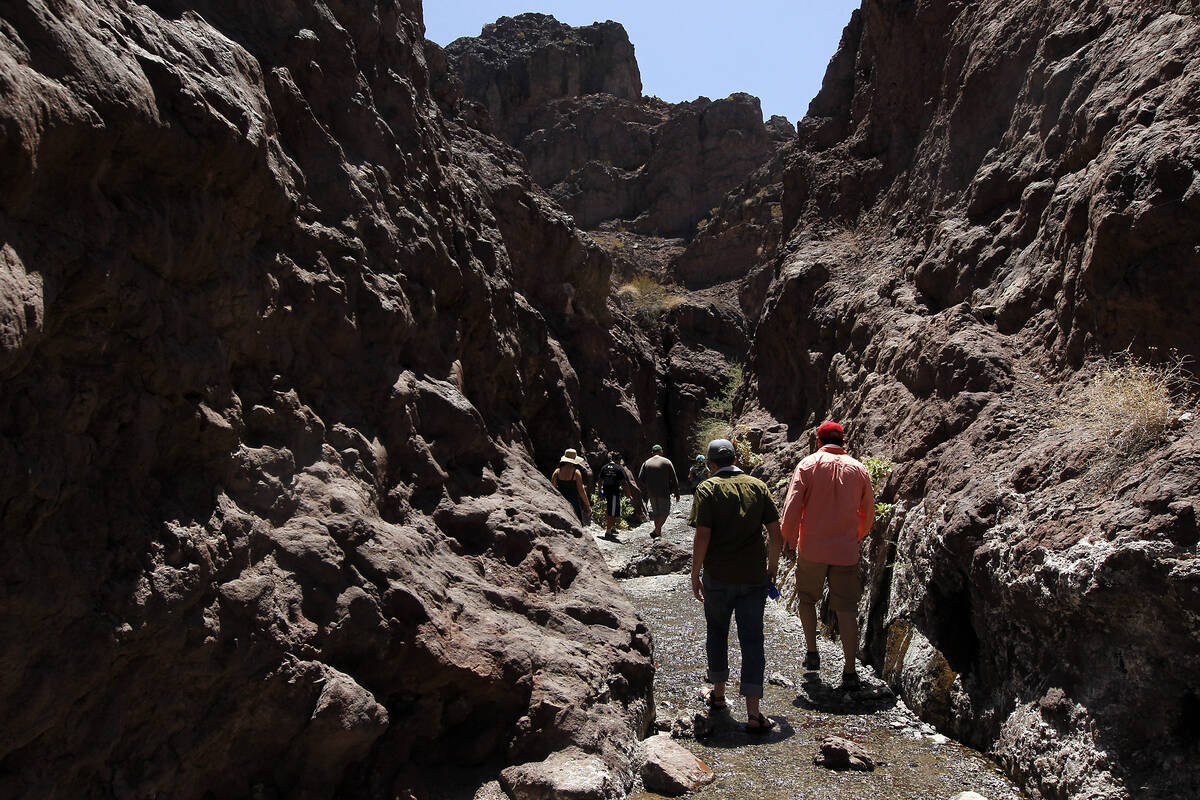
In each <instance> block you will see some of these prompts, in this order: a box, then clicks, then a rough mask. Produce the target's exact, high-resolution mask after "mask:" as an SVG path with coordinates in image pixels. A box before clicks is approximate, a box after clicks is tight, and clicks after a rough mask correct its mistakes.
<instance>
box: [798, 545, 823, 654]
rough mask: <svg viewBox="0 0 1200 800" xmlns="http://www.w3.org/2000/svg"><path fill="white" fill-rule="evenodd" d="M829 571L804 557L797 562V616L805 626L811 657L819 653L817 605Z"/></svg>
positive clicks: (805, 639)
mask: <svg viewBox="0 0 1200 800" xmlns="http://www.w3.org/2000/svg"><path fill="white" fill-rule="evenodd" d="M828 571H829V567H828V566H826V565H825V564H820V563H817V562H815V561H807V560H805V559H804V558H803V557H800V558H798V559H797V560H796V603H797V608H796V616H798V617H800V624H801V625H803V626H804V645H805V647H807V648H808V652H809V654H810V655H811V654H815V653H816V652H817V603H819V602H821V593H822V592H823V591H824V589H825V575H826V573H827V572H828ZM814 658H815V656H814Z"/></svg>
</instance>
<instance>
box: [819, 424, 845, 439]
mask: <svg viewBox="0 0 1200 800" xmlns="http://www.w3.org/2000/svg"><path fill="white" fill-rule="evenodd" d="M845 436H846V434H845V432H844V431H842V426H841V425H838V424H837V423H836V422H822V423H821V427H819V428H817V438H818V439H843V438H845Z"/></svg>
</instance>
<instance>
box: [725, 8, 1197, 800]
mask: <svg viewBox="0 0 1200 800" xmlns="http://www.w3.org/2000/svg"><path fill="white" fill-rule="evenodd" d="M1198 44H1200V18H1198V17H1197V14H1196V8H1195V5H1194V4H1192V3H1188V2H1176V3H1170V2H1165V3H1157V4H1146V3H1123V2H1088V3H1078V4H1060V3H1051V2H1043V1H1042V0H1023V1H1022V2H1015V3H1013V2H1005V3H1002V2H981V3H959V2H950V1H949V0H927V1H926V2H916V3H892V2H882V1H881V0H867V1H866V2H864V4H863V7H862V9H861V10H860V11H858V12H856V13H855V15H854V18H853V20H852V21H851V22H850V24H849V25H848V27H847V28H846V32H845V35H844V38H843V41H842V44H841V48H840V50H839V52H838V54H837V55H836V56H835V58H834V59H833V61H832V62H831V64H830V68H829V71H828V73H827V75H826V78H825V82H824V85H823V88H822V90H821V93H820V95H818V97H817V98H816V99H815V100H814V101H813V103H812V106H811V107H810V109H809V114H808V116H807V117H806V118H805V119H804V120H803V121H802V122H801V123H800V126H799V138H798V140H797V142H796V143H795V145H794V146H793V148H792V149H791V150H790V152H789V154H788V156H787V163H786V165H785V166H783V167H782V168H781V170H780V173H779V178H780V179H781V183H782V199H781V209H780V211H781V217H782V225H783V230H784V231H786V233H785V236H784V238H783V240H782V243H781V247H780V250H779V252H778V254H777V255H776V256H775V257H774V258H771V259H768V260H766V268H767V269H769V270H771V272H772V273H773V275H774V279H773V281H772V283H771V285H770V289H769V294H768V296H767V298H766V301H765V310H764V312H763V314H762V316H761V318H760V319H759V320H758V323H757V328H756V332H755V338H754V344H753V347H752V351H751V365H750V367H749V368H748V374H749V379H748V387H747V391H746V392H745V393H744V395H743V397H742V399H743V400H744V405H743V406H742V412H743V413H742V417H741V421H742V423H743V424H744V425H748V426H756V427H758V428H759V429H761V430H762V431H763V439H762V447H763V449H764V450H765V451H766V452H767V459H768V464H767V467H766V469H765V474H766V475H767V476H768V478H773V477H776V476H782V475H783V474H786V472H787V471H788V470H790V469H791V467H792V466H793V465H794V464H795V462H796V460H797V459H798V458H800V457H801V456H802V455H803V454H804V453H806V452H808V450H809V447H810V446H811V442H810V439H809V434H810V431H811V430H812V428H813V426H814V424H815V423H817V422H819V421H820V420H821V419H822V418H826V417H833V418H838V419H842V420H843V421H845V422H847V423H848V425H849V428H848V433H849V436H850V439H851V448H852V449H853V450H854V451H855V452H856V453H858V454H859V455H873V456H880V457H885V458H888V459H891V460H892V461H894V462H896V464H897V468H896V471H895V473H894V474H893V475H892V478H891V480H890V482H889V483H888V487H887V490H886V492H885V495H884V498H883V499H885V500H887V501H889V502H893V501H894V502H895V503H896V504H897V506H896V513H895V514H894V516H893V518H892V521H891V522H890V524H889V525H887V526H886V530H881V531H878V532H877V533H876V534H875V535H874V536H873V537H872V539H871V540H870V545H869V547H868V548H867V551H869V556H870V558H871V559H872V565H873V566H872V575H871V589H870V592H869V595H870V596H869V598H868V600H867V601H866V602H865V604H864V606H863V608H862V611H863V614H864V616H865V618H866V620H867V625H866V627H865V631H864V634H863V636H864V640H863V646H864V649H865V652H866V653H867V654H868V656H869V657H870V658H871V659H872V660H873V661H874V663H875V665H876V666H877V667H878V668H879V669H880V670H882V672H883V674H884V675H885V677H886V678H887V679H888V681H889V682H890V683H891V684H892V685H893V686H894V687H895V688H896V689H898V690H900V691H901V692H902V693H903V694H904V696H905V698H906V700H907V701H908V702H909V704H910V705H912V706H913V707H914V708H917V709H919V710H920V711H921V713H922V715H923V716H924V717H925V718H926V719H928V720H932V721H935V722H936V723H937V724H938V725H939V726H941V727H942V728H943V729H944V730H946V731H947V732H950V733H952V734H954V735H956V736H958V737H960V738H963V739H964V740H966V741H969V742H971V743H973V744H975V745H976V746H979V747H981V748H984V749H987V750H990V751H991V752H992V753H994V754H995V755H996V756H997V757H998V758H999V759H1000V760H1001V761H1002V762H1003V763H1004V764H1005V765H1006V766H1007V768H1008V769H1009V770H1010V771H1011V773H1012V774H1013V775H1015V776H1017V777H1018V778H1019V779H1020V780H1021V781H1022V782H1023V784H1024V785H1025V786H1026V787H1027V789H1028V790H1029V792H1030V794H1031V796H1033V797H1041V798H1132V797H1136V798H1168V797H1185V796H1190V794H1192V793H1194V790H1195V787H1196V786H1197V785H1200V772H1197V768H1196V763H1197V762H1196V753H1197V747H1198V746H1200V728H1198V727H1197V725H1196V713H1197V709H1198V708H1200V700H1198V698H1200V683H1198V682H1197V677H1196V676H1197V675H1200V640H1198V639H1197V638H1196V635H1195V634H1196V631H1197V630H1198V629H1200V627H1198V626H1200V560H1198V557H1197V549H1196V548H1197V540H1198V539H1200V530H1198V529H1197V523H1196V520H1197V514H1198V512H1200V471H1198V470H1197V469H1196V466H1197V464H1198V463H1200V462H1198V461H1197V458H1198V454H1200V429H1198V428H1197V425H1196V421H1195V419H1194V416H1193V415H1192V414H1189V413H1185V411H1186V408H1185V407H1180V408H1179V409H1178V410H1177V413H1176V414H1175V416H1174V417H1173V418H1172V421H1171V422H1170V424H1169V425H1168V427H1167V429H1166V430H1165V431H1164V433H1163V434H1162V435H1161V436H1160V437H1157V438H1156V439H1154V440H1153V441H1152V442H1147V445H1146V447H1143V448H1141V449H1137V448H1133V449H1130V448H1121V447H1117V446H1115V444H1116V441H1117V440H1119V439H1120V438H1121V437H1123V436H1124V435H1125V434H1126V433H1127V430H1126V428H1125V427H1123V426H1129V425H1132V424H1133V420H1132V419H1128V418H1126V419H1122V420H1118V422H1117V424H1116V426H1115V427H1113V428H1111V429H1110V430H1108V431H1107V432H1105V431H1102V430H1101V431H1098V430H1097V429H1096V428H1095V427H1094V426H1090V425H1088V424H1086V422H1087V417H1086V413H1085V408H1084V407H1083V399H1084V398H1085V397H1086V396H1087V394H1088V393H1089V389H1088V387H1089V386H1090V381H1091V379H1092V378H1093V376H1095V375H1096V374H1097V373H1098V371H1099V370H1100V365H1101V363H1102V362H1103V360H1104V359H1106V358H1108V359H1111V358H1112V357H1114V356H1115V355H1116V354H1117V353H1118V352H1119V351H1124V350H1126V349H1127V348H1128V349H1129V350H1130V351H1131V352H1132V353H1133V354H1134V355H1135V356H1138V357H1140V358H1142V359H1144V360H1145V361H1147V362H1149V363H1151V364H1164V363H1169V362H1170V353H1171V351H1172V350H1176V351H1178V353H1179V354H1181V355H1182V356H1183V357H1185V358H1186V359H1190V360H1191V363H1192V364H1193V365H1194V363H1195V359H1196V358H1197V356H1200V330H1198V329H1197V324H1198V323H1197V320H1196V317H1195V315H1194V314H1193V313H1192V311H1191V309H1192V308H1194V307H1196V305H1197V284H1196V281H1195V275H1196V273H1197V268H1198V267H1200V226H1198V225H1197V221H1198V220H1200V177H1198V176H1200V129H1198V127H1197V121H1198V120H1200V116H1198V114H1200V105H1198V104H1197V97H1200V82H1198V78H1197V76H1200V63H1198V62H1197V56H1196V53H1197V45H1198ZM738 215H740V216H741V217H745V215H746V212H745V210H738V209H736V208H735V207H733V206H732V205H730V207H729V208H728V209H727V210H726V213H724V214H723V215H720V216H718V218H717V219H716V220H715V221H714V230H731V231H732V230H736V229H737V223H738V221H739V216H738ZM757 219H759V220H762V219H764V217H763V215H761V214H759V215H758V217H757ZM760 227H761V225H760ZM742 230H745V226H744V225H743V226H742ZM743 238H745V237H743ZM1177 388H1178V387H1177ZM1147 400H1148V398H1147ZM867 551H865V552H867Z"/></svg>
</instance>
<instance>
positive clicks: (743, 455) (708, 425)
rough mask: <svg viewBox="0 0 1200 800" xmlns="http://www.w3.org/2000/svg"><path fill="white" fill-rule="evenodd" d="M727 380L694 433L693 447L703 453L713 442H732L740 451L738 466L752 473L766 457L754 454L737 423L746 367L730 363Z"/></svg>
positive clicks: (703, 414)
mask: <svg viewBox="0 0 1200 800" xmlns="http://www.w3.org/2000/svg"><path fill="white" fill-rule="evenodd" d="M725 378H726V380H725V386H724V388H722V389H721V391H720V392H719V393H717V394H716V395H715V396H713V397H710V398H708V402H706V403H705V404H704V408H703V410H702V411H701V412H700V418H699V419H698V420H697V421H696V427H695V428H694V429H693V431H692V444H693V445H694V446H695V447H696V449H697V450H698V451H700V452H703V451H704V448H705V446H707V445H708V443H709V442H711V441H712V440H713V439H728V440H730V441H731V442H733V446H734V449H735V450H736V451H737V460H738V464H739V465H741V467H742V469H745V470H747V471H749V470H752V469H754V468H755V467H758V466H759V465H761V464H762V463H763V457H762V456H761V455H760V454H758V453H756V452H754V447H753V446H752V445H751V444H750V440H749V439H748V438H747V437H746V436H745V434H743V433H742V432H740V431H738V429H737V428H736V427H735V426H734V424H733V396H734V394H736V393H737V390H738V388H739V387H740V386H741V385H742V365H741V364H730V365H729V367H728V368H726V370H725Z"/></svg>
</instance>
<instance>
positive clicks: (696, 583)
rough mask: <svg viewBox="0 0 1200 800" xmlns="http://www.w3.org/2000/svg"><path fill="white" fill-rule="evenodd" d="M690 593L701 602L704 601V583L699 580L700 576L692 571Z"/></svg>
mask: <svg viewBox="0 0 1200 800" xmlns="http://www.w3.org/2000/svg"><path fill="white" fill-rule="evenodd" d="M692 594H693V595H694V596H695V598H696V599H697V600H699V601H700V602H701V603H703V602H704V584H703V583H701V582H700V576H699V575H697V574H695V573H692Z"/></svg>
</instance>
